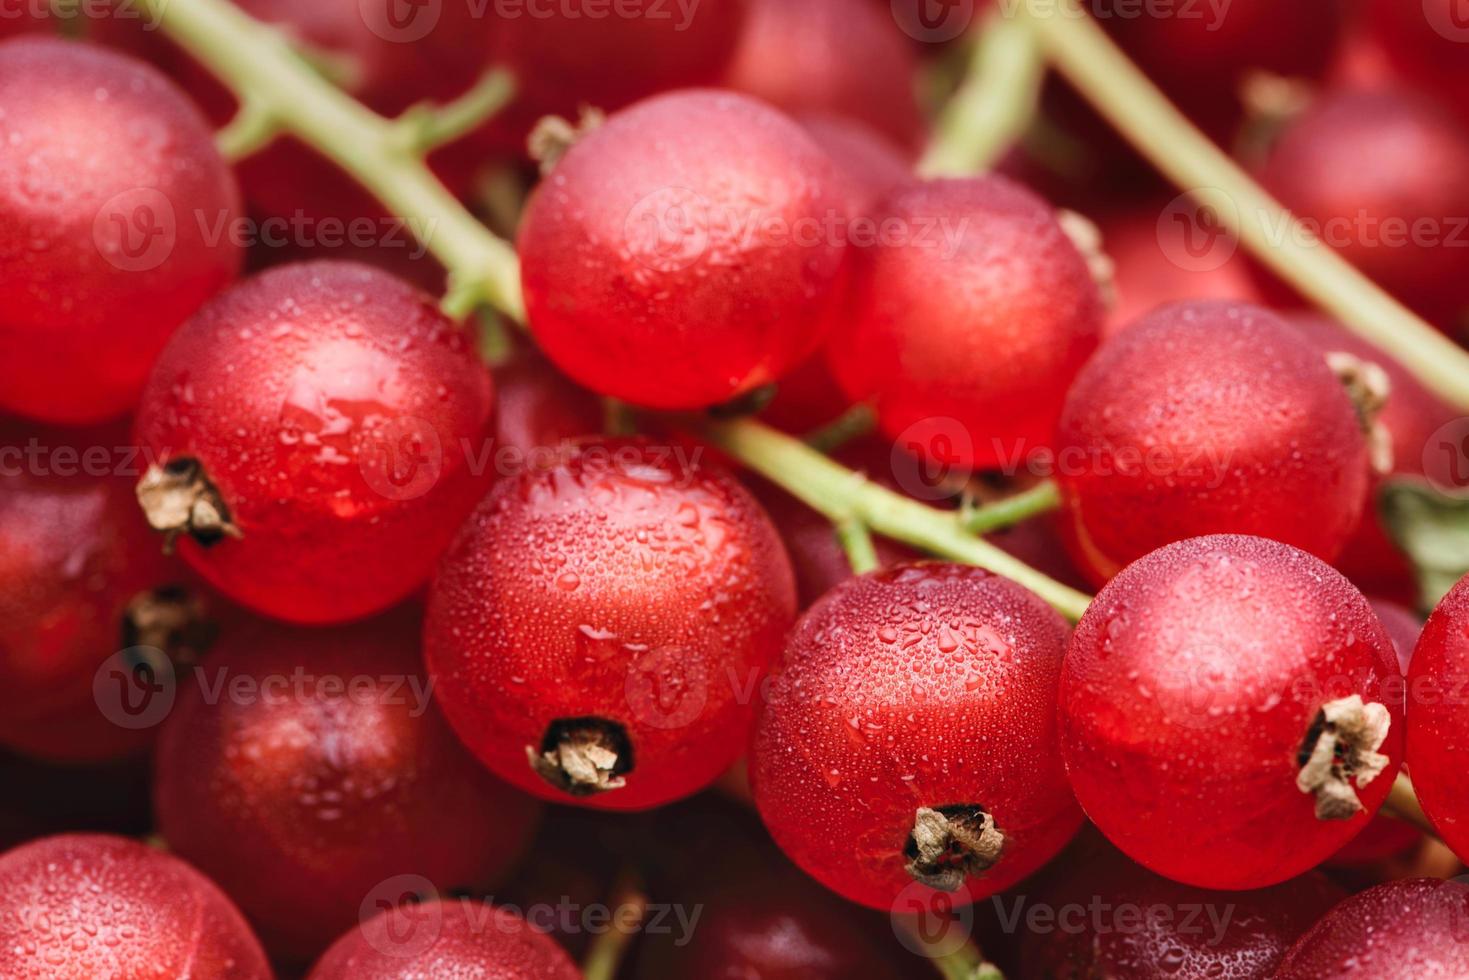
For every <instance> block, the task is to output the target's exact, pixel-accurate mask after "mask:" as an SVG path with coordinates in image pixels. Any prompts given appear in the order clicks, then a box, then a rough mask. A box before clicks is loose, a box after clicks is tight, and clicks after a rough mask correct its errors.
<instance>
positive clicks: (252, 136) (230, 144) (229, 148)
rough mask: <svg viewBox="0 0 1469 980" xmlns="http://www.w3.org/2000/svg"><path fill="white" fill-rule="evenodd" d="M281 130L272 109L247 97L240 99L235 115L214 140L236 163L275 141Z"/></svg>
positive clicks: (221, 150) (225, 155)
mask: <svg viewBox="0 0 1469 980" xmlns="http://www.w3.org/2000/svg"><path fill="white" fill-rule="evenodd" d="M280 134H281V130H280V127H279V126H277V125H276V121H275V118H274V117H273V116H271V114H270V112H269V111H268V110H266V109H265V108H264V107H263V106H261V105H260V104H259V103H257V102H255V101H253V100H251V99H248V98H247V99H245V100H244V101H243V102H241V103H240V108H239V111H237V112H236V113H235V117H234V118H233V119H231V120H230V121H229V123H228V124H227V125H225V126H224V127H223V128H222V129H220V130H219V132H217V133H215V134H214V144H215V145H216V146H217V147H219V152H220V154H221V155H222V156H223V157H224V158H225V159H226V160H229V161H230V162H231V163H237V162H239V161H240V160H243V159H245V158H246V157H248V156H251V155H253V154H255V153H259V152H260V151H261V150H263V149H265V148H266V147H267V146H269V145H270V144H271V143H274V142H275V140H276V137H277V136H279V135H280Z"/></svg>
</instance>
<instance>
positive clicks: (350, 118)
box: [139, 0, 525, 321]
mask: <svg viewBox="0 0 1469 980" xmlns="http://www.w3.org/2000/svg"><path fill="white" fill-rule="evenodd" d="M139 2H140V3H141V4H142V5H143V6H144V7H145V8H146V12H147V13H148V14H150V15H151V16H152V17H154V18H156V19H157V21H158V23H159V25H160V27H161V29H162V30H163V32H164V33H165V34H167V35H168V36H169V37H171V38H172V39H173V40H174V41H175V42H177V43H178V44H179V45H180V46H182V47H183V48H184V49H185V50H186V51H187V52H188V53H189V54H191V55H193V56H194V57H195V58H196V59H198V60H199V61H200V62H201V63H203V64H204V65H206V66H207V67H208V68H209V69H210V71H211V72H213V74H214V75H215V76H216V77H218V78H219V79H220V80H221V81H223V82H224V83H225V84H226V85H228V86H229V87H230V88H231V89H232V90H233V91H234V92H235V93H236V94H237V95H239V96H240V98H241V102H242V103H243V102H245V101H247V100H248V101H253V102H254V103H255V104H256V105H258V106H259V107H260V109H261V110H262V111H264V112H266V113H268V114H269V115H270V117H271V118H272V119H274V120H275V121H276V123H277V124H278V125H279V126H280V127H281V129H282V131H284V132H288V133H290V134H291V135H292V136H294V137H296V138H297V139H299V140H301V141H302V142H304V143H306V144H308V145H310V146H311V147H312V148H313V149H315V150H316V151H317V152H319V153H321V154H322V155H323V156H325V157H327V158H328V159H330V160H332V161H334V162H335V163H336V164H337V165H338V166H340V167H341V168H342V169H343V170H345V171H346V172H347V173H349V174H351V175H352V176H353V177H354V178H355V179H356V180H357V182H358V183H360V184H361V185H362V186H363V187H365V188H366V189H367V190H369V191H370V192H372V194H373V195H374V196H375V197H376V198H377V199H378V200H379V201H381V202H382V203H383V204H384V205H385V206H386V207H387V208H388V210H390V211H391V212H392V213H394V214H396V215H398V216H399V217H401V218H404V219H405V220H406V221H407V222H408V224H409V225H410V227H411V229H412V230H413V232H414V234H415V235H416V236H417V237H418V238H419V240H420V241H422V242H423V244H424V245H425V246H427V248H428V249H429V250H430V251H431V252H433V254H434V256H435V257H436V258H438V260H439V261H440V262H441V263H443V265H444V267H445V268H446V269H448V270H449V274H450V278H451V281H453V282H454V283H455V284H456V287H462V288H471V287H474V288H479V289H480V290H481V291H482V293H481V295H483V296H484V298H485V300H486V301H487V302H489V303H491V304H493V305H494V306H495V307H497V308H498V309H499V310H501V311H502V312H503V313H505V314H507V315H508V316H510V317H511V318H512V319H514V320H516V321H523V320H524V318H525V314H524V309H523V307H522V300H521V295H520V271H519V262H518V261H517V259H516V257H515V251H514V249H512V248H511V247H510V245H509V244H507V243H506V242H504V241H502V240H501V239H499V238H497V237H496V236H495V235H493V234H492V233H491V232H490V231H489V229H487V228H485V226H484V225H482V224H480V223H479V222H478V221H476V220H475V218H474V216H473V215H472V214H470V213H469V211H468V210H466V209H465V208H464V206H463V205H461V204H460V203H459V201H458V200H456V199H455V197H454V195H453V194H451V193H449V191H448V189H447V188H445V187H444V185H443V184H441V183H440V182H439V181H438V179H437V178H435V177H434V176H433V174H432V173H430V172H429V170H428V168H427V167H426V166H425V165H424V162H423V154H422V152H421V151H418V150H416V149H413V148H412V147H409V146H405V145H404V144H405V141H404V139H403V136H402V131H401V130H400V129H399V127H398V125H397V123H396V122H395V121H393V120H390V119H385V118H383V117H382V116H380V115H378V114H377V113H375V112H372V111H371V110H369V109H368V108H366V107H365V106H363V105H361V104H360V103H358V102H357V101H355V100H354V99H352V98H351V97H350V96H348V95H347V94H345V93H343V92H342V91H341V90H339V89H336V88H334V87H332V86H331V85H330V84H327V83H326V82H325V81H324V80H323V79H322V78H321V77H320V75H318V74H317V73H316V72H315V71H314V70H313V69H312V68H311V66H310V65H308V64H307V63H306V62H305V61H303V60H302V59H301V57H300V56H299V55H297V53H296V52H295V51H294V50H293V49H292V48H291V45H290V44H289V43H288V42H287V41H286V39H285V38H284V37H283V36H282V35H281V34H280V33H279V32H278V31H276V30H274V29H272V28H271V27H268V26H266V25H265V24H262V23H260V22H259V21H257V20H255V19H253V18H252V17H250V16H249V15H247V14H245V13H244V12H242V11H240V10H239V9H237V8H236V7H235V6H233V5H232V4H230V3H228V2H227V0H139Z"/></svg>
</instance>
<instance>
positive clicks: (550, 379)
mask: <svg viewBox="0 0 1469 980" xmlns="http://www.w3.org/2000/svg"><path fill="white" fill-rule="evenodd" d="M494 376H495V445H496V448H497V452H503V453H504V454H505V455H504V458H503V459H501V458H498V457H497V459H496V472H497V473H498V474H499V475H500V476H508V475H510V474H511V473H514V472H518V470H519V469H520V468H522V467H524V466H527V465H544V464H546V463H548V462H549V461H550V460H551V459H553V458H554V457H553V456H551V455H549V452H548V451H550V450H555V449H556V448H557V447H558V446H560V445H561V444H562V443H564V442H568V441H571V440H575V439H578V438H581V437H583V436H592V435H597V434H599V433H600V432H601V431H602V427H603V425H604V424H605V412H604V410H603V408H602V400H601V399H600V398H598V397H597V396H596V395H593V394H592V393H591V392H589V391H587V390H586V389H585V388H582V387H579V386H577V385H576V384H573V383H572V382H571V381H568V380H567V379H566V377H565V376H563V375H561V374H559V373H558V372H557V371H556V369H555V368H554V367H552V366H551V364H550V362H548V361H547V360H546V359H545V358H544V357H542V356H541V355H540V354H539V353H537V352H536V351H535V350H534V349H533V348H531V347H529V346H526V347H523V348H521V349H519V350H517V351H515V352H514V353H513V354H511V355H510V357H509V358H507V359H506V360H505V361H504V362H503V363H501V364H497V365H495V369H494Z"/></svg>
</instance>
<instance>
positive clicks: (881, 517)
mask: <svg viewBox="0 0 1469 980" xmlns="http://www.w3.org/2000/svg"><path fill="white" fill-rule="evenodd" d="M701 432H702V435H703V436H704V437H705V438H706V439H708V440H709V441H710V442H712V443H714V444H715V445H717V446H718V447H719V448H720V449H723V450H724V451H725V452H727V453H729V454H730V455H731V456H733V457H734V458H736V459H738V460H739V461H740V462H742V463H744V464H745V465H746V466H748V467H750V469H752V470H754V471H756V472H757V473H759V474H760V475H761V476H763V477H765V478H766V479H767V480H770V481H771V482H772V483H775V484H776V485H778V486H780V487H783V488H784V489H785V490H786V491H787V492H788V493H790V494H791V495H792V496H795V497H797V498H798V499H800V500H801V501H802V502H803V503H805V504H806V505H807V506H808V507H810V508H811V509H812V510H815V511H817V512H818V513H821V514H824V515H825V516H826V517H827V519H828V520H830V521H832V522H833V523H840V522H842V521H848V520H852V519H856V520H860V521H861V522H862V523H863V524H865V525H866V526H867V527H868V528H870V529H871V530H873V531H876V532H877V533H878V534H881V535H883V536H884V537H888V538H893V539H895V540H898V541H904V542H907V543H908V544H911V545H913V546H915V547H917V548H921V549H923V550H924V551H928V552H931V553H932V554H935V555H939V556H941V557H944V558H948V559H950V560H952V561H959V562H965V563H967V564H970V565H978V566H980V567H981V568H987V569H989V570H990V571H992V572H994V573H995V574H997V575H1003V576H1005V577H1006V578H1008V579H1012V580H1014V581H1016V582H1018V583H1020V584H1021V585H1023V586H1025V587H1026V588H1028V589H1030V590H1031V591H1032V592H1034V593H1035V594H1036V595H1038V596H1040V597H1041V598H1042V599H1044V600H1046V601H1047V602H1049V603H1050V604H1051V605H1052V606H1054V607H1055V608H1056V610H1057V611H1058V612H1060V613H1061V614H1062V615H1063V616H1066V617H1067V618H1068V619H1070V620H1072V621H1073V622H1075V621H1076V620H1078V619H1080V618H1081V615H1082V613H1084V612H1086V607H1087V605H1088V603H1090V602H1091V597H1090V596H1088V595H1086V594H1085V593H1082V592H1078V591H1076V590H1075V589H1072V588H1070V587H1069V586H1066V585H1062V584H1061V583H1060V582H1057V581H1056V580H1055V579H1052V578H1048V577H1047V576H1045V575H1042V574H1041V573H1040V572H1038V571H1036V570H1035V569H1033V568H1031V567H1030V566H1029V565H1026V564H1025V563H1024V562H1021V561H1018V560H1017V559H1015V558H1013V557H1011V556H1010V555H1009V554H1007V553H1005V552H1004V551H1002V550H1000V549H999V548H997V547H995V546H994V545H992V544H990V543H989V542H987V541H983V540H981V539H979V538H977V537H974V536H973V535H971V534H969V533H968V532H967V531H965V530H964V529H963V528H962V527H961V526H960V524H959V518H958V515H957V514H955V513H954V512H952V511H942V510H936V509H934V508H932V507H928V506H926V505H924V504H921V503H919V502H918V501H916V500H910V499H909V498H907V497H904V496H902V495H901V494H897V493H894V492H892V491H891V490H888V489H886V488H885V487H882V486H879V485H878V484H875V483H872V482H870V481H869V480H868V479H867V478H866V477H865V476H863V475H862V474H860V473H855V472H853V471H852V470H849V469H847V468H846V467H844V466H842V465H840V464H838V463H834V462H832V461H831V460H830V459H828V458H827V457H825V456H823V455H822V454H821V453H819V452H817V451H816V450H815V449H812V448H811V447H810V446H808V445H806V444H805V443H803V442H801V441H800V440H798V439H793V438H791V437H790V436H788V435H785V434H783V433H781V432H777V431H776V430H775V429H772V428H770V427H769V426H766V425H762V424H761V423H759V422H755V421H753V420H750V419H739V420H736V421H732V422H710V423H706V424H704V425H703V426H702V427H701Z"/></svg>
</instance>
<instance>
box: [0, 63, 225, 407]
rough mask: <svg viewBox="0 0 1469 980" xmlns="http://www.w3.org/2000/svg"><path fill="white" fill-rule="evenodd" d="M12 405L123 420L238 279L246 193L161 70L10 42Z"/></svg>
mask: <svg viewBox="0 0 1469 980" xmlns="http://www.w3.org/2000/svg"><path fill="white" fill-rule="evenodd" d="M0 106H4V107H5V111H4V114H3V115H0V145H4V146H6V147H7V151H6V154H5V156H4V157H3V158H0V257H3V261H4V265H5V275H4V277H3V278H0V407H3V408H4V409H6V410H8V411H13V412H18V413H20V414H22V415H28V416H32V417H35V418H39V419H44V420H47V421H53V422H64V423H70V424H75V423H86V422H97V421H101V420H103V419H108V418H115V417H117V416H120V415H122V414H123V413H124V412H126V411H127V410H128V409H129V408H131V407H132V406H133V404H134V403H135V402H136V401H137V398H138V392H139V391H140V390H141V389H142V387H143V381H144V379H145V378H146V377H147V375H148V368H149V366H150V365H151V364H152V363H153V359H154V358H155V357H157V356H158V352H159V351H160V350H162V349H163V345H164V344H165V343H166V342H167V340H168V337H169V334H171V333H172V332H173V331H174V328H176V327H177V326H178V325H179V324H180V323H182V322H183V320H184V319H185V318H186V317H188V315H189V314H190V313H192V312H194V310H195V309H196V308H198V306H199V304H201V303H203V302H204V301H205V300H206V299H208V298H209V296H210V295H211V294H213V293H215V292H216V291H218V290H219V289H220V288H221V287H222V286H224V285H225V284H226V283H227V282H229V280H230V279H231V278H232V277H233V276H234V275H235V273H236V272H237V271H238V269H239V266H240V260H241V252H240V249H239V247H238V246H237V245H236V244H235V243H234V242H233V241H232V240H231V239H230V237H229V235H227V234H223V235H221V236H219V237H215V236H213V235H212V233H211V231H210V230H211V229H217V228H226V229H227V228H229V226H230V223H231V222H232V221H234V220H235V219H236V217H237V216H238V214H239V210H240V200H239V190H238V188H237V187H236V186H235V181H234V178H233V177H232V176H231V175H230V171H229V168H228V166H227V165H226V164H225V162H224V160H222V159H221V158H220V156H219V153H218V152H217V151H216V150H215V149H214V142H213V134H212V133H211V132H210V130H209V127H208V126H207V125H206V123H205V121H204V118H203V117H202V116H201V115H200V114H199V111H198V110H197V109H195V108H194V106H193V105H192V104H190V102H189V101H188V99H187V98H186V97H185V96H184V94H183V92H181V91H179V89H178V88H177V87H176V86H174V85H173V83H171V82H170V81H169V80H168V79H167V78H165V77H163V76H162V75H161V74H159V73H158V72H157V71H156V70H155V69H153V68H152V67H150V66H148V65H145V64H143V63H141V62H138V61H135V60H133V59H131V58H127V57H124V56H122V55H118V54H113V53H111V52H108V51H104V50H101V49H99V48H94V47H89V46H86V45H82V44H75V43H67V42H64V41H59V40H51V39H42V38H35V39H29V38H28V39H23V40H18V41H13V42H10V43H7V44H6V45H5V46H4V47H3V48H0Z"/></svg>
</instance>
